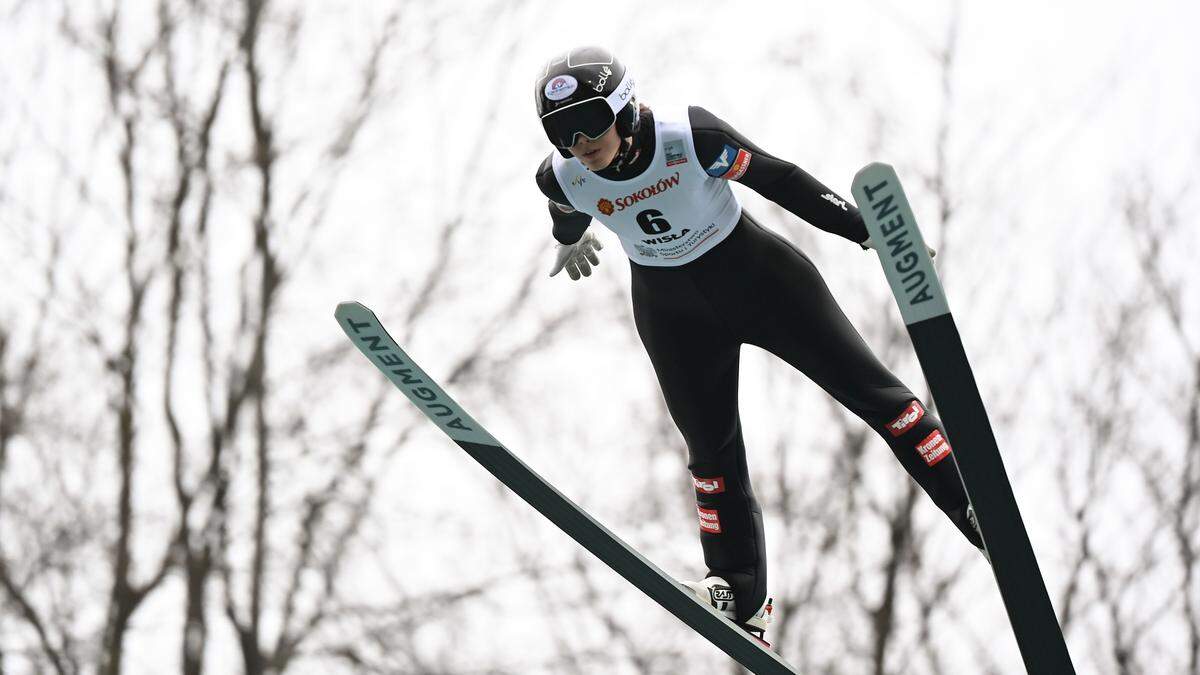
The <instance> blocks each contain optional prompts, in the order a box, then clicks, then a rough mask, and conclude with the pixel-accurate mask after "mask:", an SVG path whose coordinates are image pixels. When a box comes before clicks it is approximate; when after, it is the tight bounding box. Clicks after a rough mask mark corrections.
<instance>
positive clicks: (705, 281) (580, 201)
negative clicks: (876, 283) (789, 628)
mask: <svg viewBox="0 0 1200 675" xmlns="http://www.w3.org/2000/svg"><path fill="white" fill-rule="evenodd" d="M642 115H643V119H642V122H641V126H640V128H639V133H638V137H637V138H636V139H634V143H633V146H632V148H631V150H630V153H634V152H636V153H637V157H636V159H633V160H632V161H627V162H625V166H622V167H621V168H620V169H613V168H612V167H610V168H608V169H604V170H602V171H600V172H596V173H593V172H590V171H588V170H587V169H586V168H585V167H584V166H583V165H582V164H581V163H580V162H579V161H578V160H576V159H573V158H572V159H563V158H562V157H561V156H560V155H558V153H552V154H551V155H550V156H549V157H547V158H546V160H545V161H543V163H542V166H541V168H540V169H539V171H538V176H537V181H538V185H539V187H540V188H541V189H542V191H543V193H545V194H546V196H547V197H548V198H549V199H550V205H549V208H550V214H551V218H552V219H553V222H554V236H555V238H556V239H557V240H558V241H560V242H561V243H564V244H568V243H574V242H575V241H578V240H579V238H580V237H581V236H582V235H583V232H584V230H586V229H587V227H588V225H589V224H590V222H591V219H592V218H595V219H597V220H599V221H600V222H601V223H603V224H604V225H605V226H606V227H608V228H609V229H610V230H612V231H613V232H614V233H616V235H617V236H618V237H619V238H620V241H621V245H622V247H623V248H624V250H625V253H626V255H627V256H628V257H629V260H630V267H631V269H632V275H631V277H632V282H631V283H632V302H633V316H634V321H635V324H636V326H637V331H638V335H639V336H640V338H641V341H642V344H643V345H644V346H645V348H646V351H647V353H648V354H649V356H650V361H651V363H652V364H653V366H654V371H655V374H656V375H657V377H658V382H659V385H660V387H661V389H662V393H663V397H664V399H665V400H666V403H667V408H668V410H669V411H670V413H671V417H672V419H673V420H674V422H675V424H676V425H677V426H678V427H679V431H680V433H681V434H682V435H683V438H684V441H685V442H686V444H687V449H688V469H689V471H690V472H691V475H692V485H693V487H694V490H695V494H696V507H697V517H698V519H699V530H700V544H701V547H702V549H703V551H704V561H705V564H706V565H707V566H708V569H709V576H712V575H719V576H722V577H724V578H725V579H726V581H728V582H729V583H730V585H731V586H733V588H734V598H735V602H736V609H737V613H738V618H737V620H738V621H739V622H744V621H745V620H746V619H748V618H749V617H750V615H751V614H753V612H755V611H756V610H757V609H758V608H759V606H760V605H761V604H762V603H763V601H764V600H765V598H766V595H767V570H766V555H765V544H764V537H763V522H762V510H761V508H760V507H759V505H758V502H757V500H756V499H755V497H754V492H753V490H752V489H751V485H750V475H749V472H748V470H747V467H746V448H745V445H744V443H743V441H742V428H741V421H740V418H739V415H738V405H737V402H738V396H737V391H738V358H739V352H740V348H741V345H743V344H752V345H756V346H758V347H761V348H763V349H765V350H767V351H769V352H771V353H773V354H775V355H776V356H778V357H780V358H782V359H783V360H784V361H786V362H787V363H789V364H791V365H792V366H793V367H795V368H796V369H797V370H799V371H801V372H802V373H804V374H805V375H806V376H808V377H809V379H811V380H812V381H813V382H815V383H817V384H818V385H819V386H820V387H821V388H823V389H824V390H825V391H827V392H828V393H829V394H830V395H831V396H833V397H834V398H835V399H836V400H837V401H838V402H839V403H841V404H842V405H843V406H845V407H846V408H847V409H848V410H850V411H851V412H853V413H854V414H855V415H857V416H858V417H860V418H861V419H862V420H863V421H864V422H866V423H867V424H868V425H869V426H870V427H871V428H872V429H874V430H875V431H876V433H878V434H879V435H880V437H882V438H883V440H884V441H886V442H887V443H888V445H889V446H890V447H891V449H892V452H893V453H894V454H895V456H896V458H897V459H898V460H899V461H900V463H901V465H902V466H903V467H904V468H905V470H906V471H908V473H909V475H911V476H912V477H913V479H915V480H916V481H917V483H918V484H920V486H921V487H922V488H923V489H924V490H925V492H926V493H927V494H928V495H929V497H930V498H931V499H932V500H933V502H934V503H935V504H936V505H937V506H938V507H939V508H940V509H941V510H942V511H944V512H945V513H946V514H947V515H948V516H949V517H950V519H951V521H953V522H954V524H955V525H956V526H957V527H958V528H959V530H960V531H961V532H962V533H963V534H964V535H965V536H966V537H967V539H968V540H969V541H970V542H971V543H972V544H974V545H975V546H977V547H982V541H981V540H980V538H979V535H978V533H977V532H976V531H975V530H974V528H973V527H972V525H971V524H970V522H969V521H968V517H967V496H966V493H965V492H964V490H963V486H962V482H961V480H960V479H959V475H958V471H957V469H956V468H955V466H954V462H947V461H944V460H945V459H947V458H948V457H949V454H950V446H949V444H948V443H947V442H946V439H945V433H944V429H943V427H942V425H941V422H940V421H939V420H938V419H937V417H936V416H935V415H934V414H933V413H931V412H930V411H928V410H927V409H926V407H925V405H924V404H923V403H922V402H921V401H920V400H919V399H917V397H916V396H914V395H913V393H912V391H911V390H910V389H909V388H908V387H906V386H905V385H904V384H903V383H901V382H900V381H899V380H898V379H897V378H896V376H895V375H893V374H892V373H891V371H889V370H888V368H887V367H886V366H884V365H883V364H882V363H880V361H879V360H878V359H877V358H876V357H875V355H874V354H873V353H872V351H871V349H870V347H868V346H867V344H866V342H864V341H863V339H862V337H861V336H860V335H859V333H858V331H856V330H855V328H854V326H853V325H851V324H850V321H849V320H848V319H847V318H846V316H845V314H843V312H842V310H841V308H840V307H839V306H838V304H837V302H836V301H835V300H834V298H833V296H832V295H831V294H830V291H829V289H828V287H827V286H826V285H825V282H824V280H823V279H822V277H821V275H820V273H819V272H818V270H817V268H816V266H815V265H814V264H813V262H812V261H811V260H810V259H809V258H808V256H806V255H805V254H804V253H803V252H802V251H801V250H800V249H799V248H797V247H796V246H794V245H793V244H791V243H790V242H788V241H787V240H785V239H784V238H783V237H781V236H779V235H777V234H775V233H774V232H772V231H770V230H768V229H767V228H765V227H763V226H762V225H760V224H759V223H758V222H756V221H755V220H754V219H753V218H751V217H750V215H749V214H747V213H746V212H745V211H744V210H743V209H742V207H741V204H740V202H739V201H738V199H737V196H736V195H735V194H734V192H733V191H732V190H731V189H730V187H729V181H732V180H737V181H740V182H742V183H744V184H746V185H748V186H749V187H751V188H752V189H754V190H755V191H757V192H759V193H760V194H762V195H763V196H764V197H767V198H768V199H771V200H772V201H775V202H776V203H778V204H780V205H781V206H783V207H784V208H786V209H787V210H788V211H790V212H792V213H794V214H796V215H797V216H799V217H801V218H803V219H804V220H806V221H808V222H810V223H812V224H814V225H816V226H817V227H820V228H822V229H825V230H827V231H829V232H832V233H835V234H838V235H840V236H843V237H845V238H847V239H849V240H851V241H853V242H855V243H861V242H863V241H865V240H866V239H867V231H866V227H865V226H864V225H863V222H862V218H861V216H859V213H858V210H857V209H856V208H855V207H854V206H853V205H851V204H850V203H849V202H847V201H846V200H844V199H842V198H841V197H839V196H838V195H836V194H835V193H834V192H832V191H831V190H829V189H828V188H826V187H825V186H824V185H822V184H821V183H819V182H818V181H816V180H815V179H814V178H812V176H810V175H808V174H807V173H805V172H804V171H803V170H801V169H800V168H799V167H796V166H795V165H793V164H791V163H789V162H786V161H784V160H781V159H779V158H776V157H773V156H772V155H769V154H767V153H766V152H764V151H763V150H762V149H760V148H759V147H758V146H756V145H754V144H753V143H751V142H750V141H748V140H746V139H745V138H744V137H743V136H742V135H741V134H739V133H738V132H736V131H734V130H733V129H732V128H730V127H729V125H727V124H726V123H725V122H723V121H721V120H719V119H718V118H716V117H715V116H713V115H712V114H711V113H709V112H707V111H706V110H704V109H702V108H699V107H696V106H690V107H689V108H688V109H687V110H686V111H683V110H680V111H670V110H666V109H664V110H662V111H659V112H657V113H651V112H650V111H648V110H643V112H642Z"/></svg>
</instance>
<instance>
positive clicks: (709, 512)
mask: <svg viewBox="0 0 1200 675" xmlns="http://www.w3.org/2000/svg"><path fill="white" fill-rule="evenodd" d="M696 513H697V514H699V516H700V530H701V531H702V532H712V533H713V534H720V533H721V518H720V516H718V515H717V510H716V509H706V508H704V507H703V506H697V507H696Z"/></svg>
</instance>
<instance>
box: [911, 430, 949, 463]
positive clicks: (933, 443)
mask: <svg viewBox="0 0 1200 675" xmlns="http://www.w3.org/2000/svg"><path fill="white" fill-rule="evenodd" d="M917 452H919V453H921V459H923V460H925V463H926V464H928V465H929V466H933V465H934V464H937V463H938V462H940V461H942V460H943V459H946V457H948V456H949V455H950V444H949V443H947V442H946V437H945V436H942V430H941V429H934V430H933V433H931V434H929V435H928V436H926V437H925V439H924V440H922V441H921V442H920V443H917Z"/></svg>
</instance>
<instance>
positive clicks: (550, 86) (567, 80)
mask: <svg viewBox="0 0 1200 675" xmlns="http://www.w3.org/2000/svg"><path fill="white" fill-rule="evenodd" d="M578 88H579V82H578V81H576V79H575V78H573V77H571V76H570V75H559V76H558V77H555V78H554V79H552V80H550V81H549V82H547V83H546V89H545V94H546V98H548V99H550V100H551V101H561V100H563V99H564V98H566V97H568V96H570V95H571V94H573V93H575V90H576V89H578Z"/></svg>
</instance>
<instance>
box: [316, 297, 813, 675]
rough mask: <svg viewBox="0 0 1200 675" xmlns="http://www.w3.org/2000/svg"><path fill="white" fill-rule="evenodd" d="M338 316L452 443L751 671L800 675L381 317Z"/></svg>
mask: <svg viewBox="0 0 1200 675" xmlns="http://www.w3.org/2000/svg"><path fill="white" fill-rule="evenodd" d="M334 316H335V317H336V318H337V321H338V325H340V326H341V327H342V330H343V331H345V333H346V336H347V337H348V338H350V341H351V342H353V343H354V345H355V346H356V347H358V349H359V351H361V352H362V353H363V355H364V356H366V357H367V359H368V360H369V361H370V362H371V363H372V364H373V365H374V366H375V367H376V368H378V369H379V370H380V371H382V372H383V374H384V375H386V376H387V378H388V379H389V380H391V381H392V383H393V384H395V385H396V387H397V388H398V389H399V390H400V391H401V392H403V393H404V395H405V396H407V397H408V399H409V400H410V401H412V403H413V404H414V405H416V406H417V408H419V409H420V410H421V412H423V413H425V415H426V416H427V417H429V419H430V420H431V421H433V422H434V423H435V424H437V425H438V427H439V428H440V429H441V430H442V431H444V432H445V433H446V435H447V436H449V437H450V438H451V440H453V441H454V442H455V443H457V444H458V446H459V447H461V448H462V449H463V450H465V451H466V452H467V454H468V455H470V456H471V457H472V458H473V459H474V460H475V461H476V462H479V464H480V465H482V466H483V468H485V469H487V470H488V471H489V472H490V473H491V474H492V475H493V476H495V477H496V478H497V479H499V480H500V482H502V483H504V485H505V486H506V487H508V489H510V490H512V491H513V492H515V493H516V494H517V495H519V496H520V497H521V498H522V499H524V500H525V501H526V502H528V503H529V505H530V506H532V507H533V508H535V509H537V511H538V512H539V513H541V514H542V515H543V516H545V517H546V518H547V519H548V520H550V522H552V523H554V524H555V525H557V526H558V528H559V529H561V530H562V531H563V532H565V533H567V535H568V536H570V537H571V538H572V539H574V540H575V541H576V542H578V543H579V544H580V545H581V546H583V547H584V548H585V549H587V550H588V551H590V552H591V553H592V554H593V555H595V556H596V557H597V558H599V559H600V560H602V561H603V562H604V563H605V564H607V565H608V566H609V567H611V568H612V569H613V570H615V571H616V572H617V573H618V574H620V575H621V576H623V577H625V579H626V580H627V581H629V582H630V583H632V584H633V585H634V586H636V587H637V588H638V589H640V590H641V591H642V592H643V593H645V594H646V595H647V596H649V597H650V598H651V599H652V600H654V601H655V602H657V603H658V604H660V605H662V607H663V608H664V609H666V610H667V611H669V612H671V613H672V614H674V615H675V616H676V617H678V618H679V619H680V620H681V621H683V622H684V623H686V624H687V625H688V626H690V627H691V628H692V629H693V630H695V631H696V632H697V633H699V634H700V635H702V636H703V637H704V638H705V639H707V640H708V641H709V642H711V643H713V644H714V645H716V646H717V647H718V648H720V649H721V650H722V651H724V652H725V653H726V654H728V655H729V656H730V657H732V658H733V659H734V660H735V661H737V662H738V663H740V664H741V665H743V666H745V667H746V668H748V669H749V670H750V671H751V672H753V673H758V674H759V675H777V674H783V673H793V674H794V673H796V672H797V671H796V670H794V669H793V668H792V667H791V666H790V665H788V664H787V663H786V662H785V661H784V660H783V659H781V658H780V657H779V655H777V654H775V653H774V652H772V651H770V650H768V649H765V648H763V647H762V646H761V645H760V644H759V643H758V642H757V641H756V640H755V639H754V638H753V637H751V636H750V635H749V634H747V633H746V632H745V631H743V630H742V629H740V628H738V627H737V626H736V625H735V624H734V623H733V622H732V621H730V620H729V619H727V618H725V617H724V616H722V615H721V614H719V613H718V612H717V611H716V609H714V608H713V607H712V606H710V605H708V604H705V603H702V602H701V601H700V600H699V599H698V598H696V596H695V595H694V594H693V593H692V592H691V590H689V589H688V588H687V587H685V586H683V585H682V584H680V583H679V582H677V581H676V580H675V579H673V578H672V577H670V576H669V575H667V574H666V573H665V572H663V571H662V570H661V569H659V568H658V567H657V566H656V565H655V564H654V563H652V562H650V561H649V560H647V559H646V558H645V557H644V556H643V555H642V554H640V553H638V552H637V551H636V550H634V549H633V548H632V547H630V546H629V545H628V544H626V543H625V542H624V541H622V540H621V539H620V538H618V537H617V536H616V535H615V534H613V533H612V532H610V531H609V530H608V529H607V528H606V527H604V526H603V525H601V524H600V523H599V522H598V521H596V519H595V518H593V517H592V516H591V515H590V514H588V512H587V511H584V510H583V509H581V508H580V507H579V506H577V505H576V504H575V503H574V502H572V501H571V500H570V499H568V498H567V497H566V496H564V495H563V494H562V493H561V492H559V491H558V490H557V489H555V487H554V486H553V485H551V484H549V483H547V482H546V481H545V480H544V479H543V478H542V477H541V476H539V475H538V474H537V473H535V472H534V471H533V470H532V469H530V468H529V467H528V466H526V465H525V463H524V462H522V461H521V460H520V459H519V458H517V457H516V456H515V455H514V454H513V453H512V452H511V451H509V450H508V448H506V447H504V445H503V444H501V443H500V441H497V440H496V439H495V438H494V437H493V436H492V435H491V434H490V433H488V431H487V430H486V429H484V428H483V426H482V425H481V424H479V423H478V422H476V421H475V420H474V419H473V418H472V417H471V416H470V415H468V414H467V412H466V411H465V410H463V408H462V407H461V406H459V405H458V403H456V402H455V401H454V400H453V399H451V398H450V396H448V395H447V394H446V392H445V391H443V390H442V388H441V387H440V386H438V384H437V383H436V382H435V381H434V380H433V379H432V378H430V377H429V376H428V375H427V374H426V373H425V371H423V370H422V369H421V368H420V367H419V366H417V364H416V363H415V362H414V361H413V360H412V359H411V358H409V356H408V354H406V353H404V351H403V350H402V349H401V348H400V346H399V345H397V344H396V341H395V340H393V339H392V337H391V336H390V335H388V332H387V330H386V329H385V328H384V327H383V324H382V323H380V321H379V319H378V317H376V316H375V313H374V312H372V311H371V310H370V309H368V308H367V307H365V306H363V305H362V304H359V303H357V302H343V303H340V304H339V305H338V306H337V310H336V312H335V313H334Z"/></svg>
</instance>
